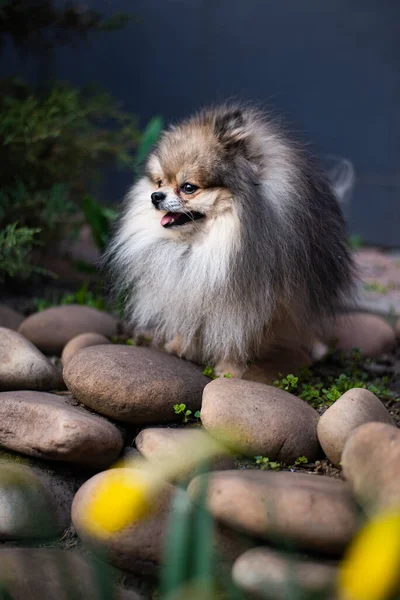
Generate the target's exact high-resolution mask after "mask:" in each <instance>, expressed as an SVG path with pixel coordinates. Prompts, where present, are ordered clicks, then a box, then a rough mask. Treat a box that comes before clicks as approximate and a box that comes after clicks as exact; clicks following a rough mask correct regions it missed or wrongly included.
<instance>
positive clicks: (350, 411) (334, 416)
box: [317, 388, 394, 465]
mask: <svg viewBox="0 0 400 600" xmlns="http://www.w3.org/2000/svg"><path fill="white" fill-rule="evenodd" d="M371 421H380V422H381V423H388V424H389V425H394V421H393V419H392V417H391V416H390V415H389V413H388V411H387V410H386V408H385V406H384V405H383V404H382V402H381V401H380V400H379V398H377V397H376V396H375V395H374V394H373V393H372V392H369V391H368V390H365V389H363V388H354V389H352V390H349V391H348V392H345V393H344V394H343V396H341V397H340V398H339V400H336V402H335V403H334V404H332V406H330V407H329V408H328V409H327V410H326V411H325V412H324V414H323V415H322V417H321V418H320V420H319V421H318V426H317V433H318V439H319V442H320V444H321V446H322V449H323V451H324V452H325V454H326V455H327V457H328V458H329V460H330V461H331V462H332V463H333V464H335V465H339V463H340V460H341V457H342V452H343V448H344V445H345V443H346V440H347V439H348V437H349V435H350V434H351V432H352V431H354V429H356V428H357V427H359V426H360V425H362V424H363V423H369V422H371Z"/></svg>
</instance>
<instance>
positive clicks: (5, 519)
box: [0, 461, 74, 541]
mask: <svg viewBox="0 0 400 600" xmlns="http://www.w3.org/2000/svg"><path fill="white" fill-rule="evenodd" d="M73 497H74V490H73V486H72V484H71V483H70V482H67V481H63V480H61V479H60V478H57V477H54V476H51V475H50V474H47V473H45V472H41V473H38V472H35V471H34V470H33V469H31V468H30V467H29V466H27V465H23V464H7V463H6V462H3V461H1V462H0V540H2V541H5V540H21V539H25V538H32V537H35V538H45V537H48V536H52V535H55V534H59V533H61V532H62V531H63V530H64V529H65V528H66V527H68V526H69V524H70V514H71V505H72V500H73Z"/></svg>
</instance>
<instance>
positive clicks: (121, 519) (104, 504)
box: [83, 430, 228, 537]
mask: <svg viewBox="0 0 400 600" xmlns="http://www.w3.org/2000/svg"><path fill="white" fill-rule="evenodd" d="M227 453H228V451H227V449H226V448H225V447H224V446H222V444H221V443H220V442H218V441H216V440H214V439H213V438H212V437H210V436H209V435H208V434H207V433H205V432H204V431H201V430H196V431H192V432H191V431H188V432H187V433H186V435H185V436H183V437H182V439H181V443H180V445H179V447H178V448H177V449H176V451H175V452H173V453H171V452H170V453H168V452H164V453H163V454H161V455H160V456H158V457H157V460H155V461H154V462H149V461H146V460H145V459H143V458H131V459H127V460H122V461H118V462H117V463H116V464H115V466H114V468H113V469H111V470H109V471H107V472H105V473H102V474H101V477H100V479H99V480H98V481H97V482H93V488H92V489H90V493H89V494H88V498H87V500H86V506H85V510H84V511H83V518H84V527H85V528H86V529H87V530H88V531H89V532H90V533H91V534H93V535H94V536H97V537H107V536H112V534H114V533H117V532H118V531H121V530H122V529H124V528H125V527H129V526H130V525H132V524H134V523H136V522H137V521H139V520H140V519H142V518H144V517H146V516H147V515H148V514H150V513H151V512H152V511H155V510H156V509H157V508H158V506H159V499H160V492H162V490H163V488H165V484H166V483H167V482H170V481H175V480H176V479H177V478H179V477H180V476H182V474H186V473H187V472H191V471H193V470H194V468H195V467H196V466H197V465H200V464H202V463H203V462H204V461H208V460H211V459H213V458H214V457H215V456H222V455H224V454H227ZM97 477H99V476H97Z"/></svg>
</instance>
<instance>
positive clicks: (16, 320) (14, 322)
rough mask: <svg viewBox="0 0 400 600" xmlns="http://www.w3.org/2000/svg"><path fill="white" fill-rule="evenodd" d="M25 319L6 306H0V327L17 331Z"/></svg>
mask: <svg viewBox="0 0 400 600" xmlns="http://www.w3.org/2000/svg"><path fill="white" fill-rule="evenodd" d="M24 319H25V317H24V315H22V314H21V313H19V312H17V311H16V310H13V309H12V308H10V307H9V306H7V305H6V304H0V327H7V328H8V329H13V330H14V331H17V329H18V327H19V326H20V325H21V323H22V321H23V320H24Z"/></svg>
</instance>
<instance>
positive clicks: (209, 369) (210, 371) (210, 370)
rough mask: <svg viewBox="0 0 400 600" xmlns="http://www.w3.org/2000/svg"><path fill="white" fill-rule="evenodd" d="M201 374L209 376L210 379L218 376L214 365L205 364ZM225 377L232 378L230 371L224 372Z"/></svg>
mask: <svg viewBox="0 0 400 600" xmlns="http://www.w3.org/2000/svg"><path fill="white" fill-rule="evenodd" d="M202 373H203V375H205V376H206V377H210V379H218V376H217V375H216V374H215V372H214V367H210V366H206V367H204V369H203V371H202ZM224 378H225V379H232V374H231V373H224Z"/></svg>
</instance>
